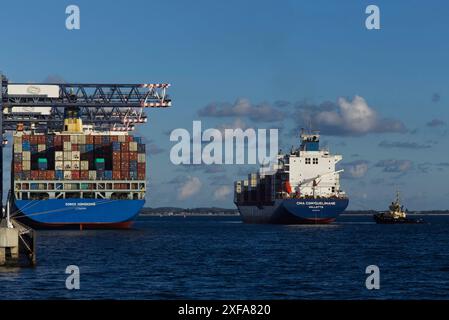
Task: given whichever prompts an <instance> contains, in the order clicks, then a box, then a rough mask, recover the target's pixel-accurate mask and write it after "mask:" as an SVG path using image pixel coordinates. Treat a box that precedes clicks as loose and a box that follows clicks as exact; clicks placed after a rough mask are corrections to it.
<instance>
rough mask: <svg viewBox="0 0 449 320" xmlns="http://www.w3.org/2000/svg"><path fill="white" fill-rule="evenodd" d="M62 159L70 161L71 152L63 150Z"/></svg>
mask: <svg viewBox="0 0 449 320" xmlns="http://www.w3.org/2000/svg"><path fill="white" fill-rule="evenodd" d="M64 161H72V152H71V151H64Z"/></svg>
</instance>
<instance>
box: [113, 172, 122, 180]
mask: <svg viewBox="0 0 449 320" xmlns="http://www.w3.org/2000/svg"><path fill="white" fill-rule="evenodd" d="M121 177H122V175H121V173H120V171H118V170H114V171H112V179H113V180H120V179H121Z"/></svg>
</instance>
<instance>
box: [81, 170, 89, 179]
mask: <svg viewBox="0 0 449 320" xmlns="http://www.w3.org/2000/svg"><path fill="white" fill-rule="evenodd" d="M80 179H81V180H89V171H88V170H81V172H80Z"/></svg>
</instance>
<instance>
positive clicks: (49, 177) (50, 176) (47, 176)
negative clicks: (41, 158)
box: [44, 170, 55, 180]
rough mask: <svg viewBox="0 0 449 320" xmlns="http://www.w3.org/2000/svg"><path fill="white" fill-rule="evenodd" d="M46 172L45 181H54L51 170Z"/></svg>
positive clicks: (53, 173) (53, 174)
mask: <svg viewBox="0 0 449 320" xmlns="http://www.w3.org/2000/svg"><path fill="white" fill-rule="evenodd" d="M44 172H47V175H46V178H47V180H55V172H54V171H53V170H48V171H44Z"/></svg>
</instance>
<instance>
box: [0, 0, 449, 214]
mask: <svg viewBox="0 0 449 320" xmlns="http://www.w3.org/2000/svg"><path fill="white" fill-rule="evenodd" d="M70 4H76V5H78V6H79V7H80V10H81V29H80V30H76V31H68V30H67V29H66V28H65V19H66V15H65V8H66V6H67V5H70ZM369 4H376V5H378V6H379V8H380V12H381V29H380V30H371V31H369V30H367V29H366V28H365V18H366V16H367V15H366V14H365V13H364V12H365V8H366V6H367V5H369ZM448 10H449V4H448V3H447V2H445V1H426V2H424V1H374V2H373V1H369V2H368V1H344V2H343V1H297V0H296V1H257V2H255V1H234V0H229V1H199V0H198V1H170V0H168V1H159V2H149V1H127V2H122V1H117V2H111V1H70V2H68V1H39V2H32V3H29V2H27V1H17V2H14V3H13V2H7V3H2V5H1V10H0V21H2V26H3V28H2V45H1V50H0V62H1V64H0V70H2V72H4V73H5V74H6V75H7V76H8V77H9V79H10V80H11V81H15V82H28V81H29V82H42V81H44V80H45V79H48V78H49V77H53V78H54V77H60V78H62V79H64V80H65V81H67V82H121V83H126V82H131V83H140V82H142V83H149V82H169V83H171V84H172V87H171V88H170V94H171V96H172V98H173V107H172V108H171V109H164V110H148V115H149V124H148V125H146V126H145V127H144V128H140V129H139V132H140V133H141V134H142V135H143V136H145V137H146V138H147V141H148V143H149V149H150V151H151V152H150V155H149V182H150V190H149V192H148V201H147V205H148V206H153V207H154V206H167V205H170V206H171V205H176V206H184V207H193V206H212V205H213V206H224V207H233V204H232V193H229V188H231V189H232V181H233V180H235V179H236V178H237V177H239V178H240V177H241V176H242V174H244V173H245V172H246V171H247V170H250V169H251V168H250V167H248V166H215V167H214V168H206V167H201V166H200V167H193V168H192V167H176V166H174V165H172V164H171V163H170V161H169V151H170V148H171V146H173V143H172V142H170V141H169V137H168V135H167V132H169V131H171V130H172V129H174V128H186V129H188V130H189V131H191V127H192V121H193V120H202V121H203V125H204V126H205V127H217V128H219V127H226V126H233V125H244V126H247V127H254V128H271V127H279V128H281V129H282V131H281V133H282V134H281V138H282V141H281V145H283V146H284V147H289V146H291V145H292V144H296V143H297V141H296V140H295V139H297V136H295V135H294V134H293V132H294V129H295V128H299V127H300V126H301V125H302V124H303V123H302V122H304V120H305V117H307V119H309V120H310V119H311V121H313V123H314V125H316V126H320V128H319V129H322V131H323V138H322V140H323V141H325V142H326V144H328V145H329V147H330V148H331V151H333V152H337V153H341V154H342V155H343V157H344V160H343V163H342V166H343V167H344V168H345V169H346V174H345V178H344V179H343V180H342V185H343V188H344V189H345V190H346V191H347V192H348V194H349V195H350V198H351V205H350V207H351V208H352V209H367V208H374V209H383V208H384V207H385V206H386V204H387V203H388V201H390V200H391V197H392V195H393V193H394V191H395V190H396V189H397V188H399V189H400V190H402V193H403V195H404V198H405V200H404V201H405V202H406V205H407V207H409V208H410V209H417V210H420V209H443V208H447V207H448V203H449V189H448V188H447V187H448V182H447V181H448V179H447V178H448V173H449V157H448V152H447V150H448V146H449V142H448V140H449V139H448V138H449V135H448V129H449V128H448V123H449V109H448V107H449V87H448V83H449V62H448V57H449V43H448V42H447V41H446V39H447V38H448V36H449V21H448V19H447V12H448ZM356 96H358V97H360V98H361V99H362V100H360V99H359V100H357V99H358V98H356V99H355V100H354V97H356ZM341 97H343V98H344V99H346V100H341V99H340V100H339V98H341ZM279 101H282V102H283V103H282V104H281V103H279ZM342 101H346V102H347V103H348V104H349V105H350V108H355V109H356V110H357V108H358V107H360V106H361V107H363V108H368V109H367V110H370V111H373V112H374V113H375V115H376V116H375V117H373V118H370V119H368V122H367V123H368V126H367V127H366V128H365V129H363V130H359V129H357V128H353V127H352V124H353V123H352V122H348V118H347V117H346V116H345V115H342V114H341V110H342V109H341V103H342ZM355 101H359V102H360V104H358V103H356V102H355ZM242 103H247V104H248V105H249V106H250V110H252V111H254V112H255V113H256V114H259V113H258V112H259V111H260V110H261V109H260V108H263V107H265V108H270V109H269V110H272V112H273V113H272V114H282V115H283V116H282V117H280V119H279V120H277V121H272V119H270V118H269V117H264V116H261V117H259V118H257V119H255V118H254V113H252V115H251V114H243V115H242V114H239V115H238V116H237V115H234V116H229V117H216V116H213V115H210V116H205V115H207V112H204V108H205V107H206V106H215V107H216V108H218V109H219V110H231V111H232V110H235V108H238V107H239V106H240V105H241V104H242ZM232 108H234V109H232ZM201 110H203V112H200V111H201ZM350 110H352V109H350ZM322 112H329V113H330V114H331V115H332V116H336V118H335V119H334V120H335V121H336V122H335V121H334V122H332V123H331V122H330V121H324V120H323V113H322ZM325 115H329V114H328V113H326V114H325ZM349 119H351V118H350V117H349ZM394 125H397V126H396V127H395V126H394ZM4 181H7V179H6V177H5V179H4ZM186 189H187V190H190V192H187V194H186V193H183V190H186Z"/></svg>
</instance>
